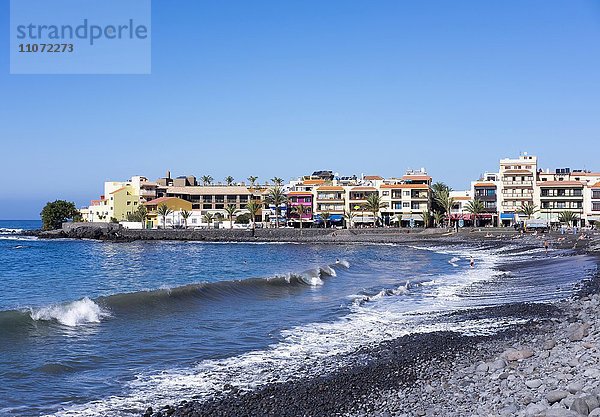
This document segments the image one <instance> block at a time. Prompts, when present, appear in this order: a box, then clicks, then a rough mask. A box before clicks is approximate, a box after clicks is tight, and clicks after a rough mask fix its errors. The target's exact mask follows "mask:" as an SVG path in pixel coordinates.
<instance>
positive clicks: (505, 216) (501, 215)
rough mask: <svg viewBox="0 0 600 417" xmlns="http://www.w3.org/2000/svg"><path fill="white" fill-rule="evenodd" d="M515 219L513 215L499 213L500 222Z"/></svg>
mask: <svg viewBox="0 0 600 417" xmlns="http://www.w3.org/2000/svg"><path fill="white" fill-rule="evenodd" d="M514 218H515V214H514V213H500V219H501V220H512V219H514Z"/></svg>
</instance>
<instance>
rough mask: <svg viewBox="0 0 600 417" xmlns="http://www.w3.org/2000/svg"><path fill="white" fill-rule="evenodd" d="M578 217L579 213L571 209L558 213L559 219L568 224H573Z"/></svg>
mask: <svg viewBox="0 0 600 417" xmlns="http://www.w3.org/2000/svg"><path fill="white" fill-rule="evenodd" d="M578 218H579V216H577V213H574V212H572V211H569V210H565V211H561V212H560V213H559V214H558V220H559V221H560V222H561V223H566V224H567V226H571V224H573V223H574V222H575V221H577V219H578Z"/></svg>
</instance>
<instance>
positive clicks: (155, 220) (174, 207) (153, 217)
mask: <svg viewBox="0 0 600 417" xmlns="http://www.w3.org/2000/svg"><path fill="white" fill-rule="evenodd" d="M163 204H164V205H165V206H167V208H168V209H169V210H170V213H169V215H168V216H166V218H164V219H163V218H162V216H160V215H159V214H158V209H159V207H160V206H162V205H163ZM144 205H145V206H146V208H147V209H148V219H147V221H146V227H147V228H149V229H153V228H155V227H159V226H160V227H162V228H164V227H173V226H175V225H181V224H182V218H181V212H182V211H192V203H191V202H189V201H185V200H183V199H181V198H178V197H160V198H156V199H154V200H150V201H148V202H147V203H144Z"/></svg>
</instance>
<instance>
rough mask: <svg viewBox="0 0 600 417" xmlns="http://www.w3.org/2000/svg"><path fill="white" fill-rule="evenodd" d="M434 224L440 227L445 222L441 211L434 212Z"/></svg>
mask: <svg viewBox="0 0 600 417" xmlns="http://www.w3.org/2000/svg"><path fill="white" fill-rule="evenodd" d="M433 222H434V223H435V225H436V226H440V225H441V224H442V223H443V222H444V213H442V212H441V211H434V212H433Z"/></svg>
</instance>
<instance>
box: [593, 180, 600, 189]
mask: <svg viewBox="0 0 600 417" xmlns="http://www.w3.org/2000/svg"><path fill="white" fill-rule="evenodd" d="M592 188H600V181H599V182H597V183H596V184H594V185H592Z"/></svg>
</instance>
